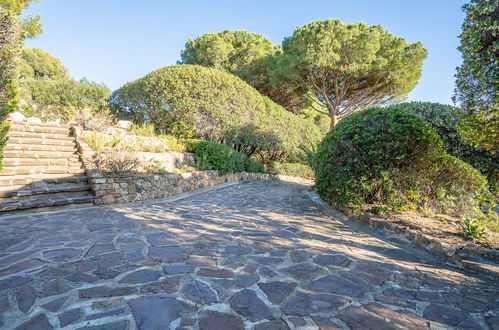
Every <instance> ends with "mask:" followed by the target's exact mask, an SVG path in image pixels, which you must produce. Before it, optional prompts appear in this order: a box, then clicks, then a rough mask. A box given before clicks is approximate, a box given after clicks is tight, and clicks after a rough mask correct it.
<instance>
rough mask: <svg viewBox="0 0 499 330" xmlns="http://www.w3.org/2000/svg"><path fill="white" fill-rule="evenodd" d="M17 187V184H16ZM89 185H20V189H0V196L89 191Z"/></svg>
mask: <svg viewBox="0 0 499 330" xmlns="http://www.w3.org/2000/svg"><path fill="white" fill-rule="evenodd" d="M18 187H19V186H18ZM90 190H91V187H90V185H88V184H86V183H80V184H67V185H66V184H54V185H46V186H40V187H36V186H34V187H33V186H31V187H30V186H21V188H20V189H14V190H9V191H0V198H9V197H25V196H35V195H42V194H56V193H74V192H82V191H88V192H89V191H90Z"/></svg>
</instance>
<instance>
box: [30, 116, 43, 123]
mask: <svg viewBox="0 0 499 330" xmlns="http://www.w3.org/2000/svg"><path fill="white" fill-rule="evenodd" d="M26 122H27V123H29V124H41V123H42V120H41V119H40V118H37V117H29V118H28V119H26Z"/></svg>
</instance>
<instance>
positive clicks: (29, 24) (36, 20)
mask: <svg viewBox="0 0 499 330" xmlns="http://www.w3.org/2000/svg"><path fill="white" fill-rule="evenodd" d="M40 1H41V0H0V8H2V9H4V10H6V11H8V12H10V13H12V14H14V15H21V14H22V12H23V11H24V9H26V7H28V6H29V5H31V4H32V3H33V2H40ZM40 18H41V17H40V15H36V16H34V17H33V16H28V17H26V18H24V19H19V18H18V24H19V25H20V27H21V34H22V36H23V37H24V38H33V37H36V36H38V35H40V33H42V31H43V27H42V24H41V23H40Z"/></svg>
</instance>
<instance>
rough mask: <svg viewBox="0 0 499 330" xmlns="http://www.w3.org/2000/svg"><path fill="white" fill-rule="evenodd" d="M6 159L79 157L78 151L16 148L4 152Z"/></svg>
mask: <svg viewBox="0 0 499 330" xmlns="http://www.w3.org/2000/svg"><path fill="white" fill-rule="evenodd" d="M3 156H4V158H5V159H13V158H28V159H61V158H65V159H76V160H78V159H79V157H80V156H79V155H78V153H77V152H76V151H73V150H72V151H36V150H33V151H30V150H16V151H6V152H4V153H3Z"/></svg>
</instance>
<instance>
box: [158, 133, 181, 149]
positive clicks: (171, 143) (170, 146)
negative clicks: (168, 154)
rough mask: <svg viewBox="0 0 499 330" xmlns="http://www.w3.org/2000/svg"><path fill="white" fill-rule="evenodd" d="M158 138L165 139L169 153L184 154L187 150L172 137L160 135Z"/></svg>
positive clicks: (179, 141)
mask: <svg viewBox="0 0 499 330" xmlns="http://www.w3.org/2000/svg"><path fill="white" fill-rule="evenodd" d="M160 137H161V138H164V139H166V145H167V146H168V149H170V151H174V152H185V151H186V149H187V146H186V145H185V143H184V142H183V141H182V140H179V139H177V138H176V137H174V136H171V135H160Z"/></svg>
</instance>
